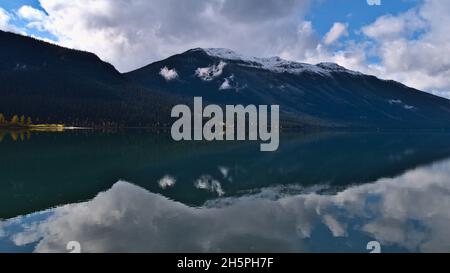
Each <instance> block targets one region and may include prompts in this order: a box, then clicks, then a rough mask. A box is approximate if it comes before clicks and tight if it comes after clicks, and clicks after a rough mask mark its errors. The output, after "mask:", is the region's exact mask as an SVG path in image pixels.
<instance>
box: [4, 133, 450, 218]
mask: <svg viewBox="0 0 450 273" xmlns="http://www.w3.org/2000/svg"><path fill="white" fill-rule="evenodd" d="M449 156H450V135H448V134H314V135H307V134H293V135H282V136H281V142H280V148H279V150H278V151H277V152H274V153H261V152H260V151H259V144H257V143H256V144H255V143H249V142H231V143H229V142H213V143H207V142H193V143H191V142H189V143H186V142H180V143H175V142H173V141H171V138H170V135H169V136H167V135H163V134H161V135H157V134H149V133H148V132H140V131H132V132H117V133H114V134H113V133H111V134H110V133H98V132H91V131H86V132H85V131H76V132H65V133H61V134H53V133H39V134H37V135H33V137H32V138H31V139H30V140H29V141H24V142H20V141H19V142H13V141H11V139H10V138H5V140H4V141H3V142H2V143H0V218H3V219H7V218H12V217H15V216H17V215H24V214H29V213H32V212H35V211H41V210H45V209H48V208H50V207H55V206H60V205H64V204H68V203H74V202H80V201H85V200H90V199H92V198H93V197H95V196H96V194H97V193H99V192H102V191H106V190H108V189H110V188H111V187H112V185H113V184H114V183H115V182H117V181H118V180H125V181H132V182H133V184H135V185H138V186H140V187H142V188H144V189H146V190H148V191H151V192H154V193H160V194H162V195H164V196H166V197H168V198H170V199H172V200H176V201H179V202H181V203H183V204H186V205H189V206H194V207H195V206H201V205H202V204H203V203H205V202H206V201H208V200H211V199H215V198H217V197H238V196H241V195H243V194H245V193H248V192H249V191H251V190H254V189H259V188H268V187H274V186H282V187H281V189H282V191H285V192H288V193H289V194H296V193H301V192H303V191H304V189H305V188H312V189H316V188H318V187H319V188H321V189H322V191H327V192H336V191H339V190H342V189H345V188H347V187H348V186H350V185H356V184H362V183H369V182H373V181H376V180H378V179H380V178H382V177H395V176H398V175H400V174H402V173H404V172H405V171H407V170H410V169H413V168H416V167H418V166H422V165H426V164H430V163H432V162H436V161H438V160H442V159H445V158H448V157H449Z"/></svg>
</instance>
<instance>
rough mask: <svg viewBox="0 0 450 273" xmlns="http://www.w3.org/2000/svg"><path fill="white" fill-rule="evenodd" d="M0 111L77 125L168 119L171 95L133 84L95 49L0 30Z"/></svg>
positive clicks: (143, 122)
mask: <svg viewBox="0 0 450 273" xmlns="http://www.w3.org/2000/svg"><path fill="white" fill-rule="evenodd" d="M0 49H1V50H0V82H1V87H0V97H1V99H0V113H4V114H5V115H6V116H12V115H14V114H18V115H26V116H31V117H32V118H33V120H35V122H41V123H44V122H50V123H56V122H58V123H65V124H68V125H77V126H83V125H84V126H105V125H108V126H125V125H126V126H144V125H154V124H161V122H162V123H164V122H168V117H169V116H170V109H171V105H173V104H174V103H175V100H174V99H173V98H171V96H170V95H167V94H160V93H158V92H153V91H151V90H148V89H146V88H142V87H137V86H135V85H134V84H133V83H132V82H130V81H129V80H128V79H126V78H125V77H124V76H123V75H122V74H121V73H119V72H118V71H117V70H116V69H115V68H114V67H113V66H112V65H110V64H108V63H105V62H103V61H101V60H100V59H99V58H98V57H97V56H96V55H94V54H92V53H88V52H82V51H77V50H72V49H67V48H63V47H60V46H57V45H53V44H50V43H46V42H43V41H40V40H36V39H33V38H29V37H24V36H21V35H17V34H13V33H9V32H3V31H0Z"/></svg>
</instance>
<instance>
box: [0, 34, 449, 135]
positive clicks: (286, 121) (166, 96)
mask: <svg viewBox="0 0 450 273" xmlns="http://www.w3.org/2000/svg"><path fill="white" fill-rule="evenodd" d="M0 49H1V50H0V82H1V87H0V97H1V99H0V113H3V114H5V116H7V117H11V116H12V115H14V114H18V115H25V116H31V117H32V119H33V120H34V121H35V122H36V121H37V122H40V123H64V124H67V125H76V126H154V125H170V124H171V122H172V119H171V118H170V110H171V108H172V106H173V105H174V104H178V103H192V101H193V100H192V98H193V97H194V96H202V97H203V99H204V101H206V103H208V102H209V103H216V104H220V105H225V104H244V105H247V104H257V105H260V104H265V105H271V104H278V105H280V111H281V122H282V125H283V126H284V127H295V128H316V127H319V128H339V129H342V128H346V129H347V128H352V129H356V128H359V129H442V128H446V129H448V128H450V101H449V100H447V99H444V98H441V97H437V96H434V95H431V94H428V93H425V92H422V91H419V90H415V89H412V88H409V87H407V86H404V85H402V84H400V83H397V82H394V81H385V80H381V79H378V78H376V77H374V76H369V75H364V74H362V73H358V72H355V71H351V70H348V69H345V68H344V67H341V66H339V65H337V64H333V63H321V64H317V65H310V64H304V63H296V62H291V61H286V60H283V59H281V58H279V57H272V58H254V57H246V56H243V55H240V54H238V53H236V52H233V51H231V50H227V49H201V48H197V49H192V50H189V51H186V52H184V53H182V54H178V55H174V56H172V57H170V58H167V59H165V60H162V61H159V62H155V63H152V64H150V65H148V66H145V67H143V68H140V69H137V70H135V71H132V72H129V73H125V74H121V73H120V72H118V71H117V70H116V69H115V68H114V67H113V66H112V65H110V64H108V63H106V62H103V61H102V60H100V59H99V58H98V57H97V56H96V55H94V54H92V53H88V52H83V51H78V50H72V49H67V48H63V47H60V46H57V45H53V44H50V43H46V42H44V41H40V40H36V39H33V38H30V37H25V36H21V35H17V34H13V33H8V32H3V31H0Z"/></svg>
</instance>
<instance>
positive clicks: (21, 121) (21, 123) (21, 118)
mask: <svg viewBox="0 0 450 273" xmlns="http://www.w3.org/2000/svg"><path fill="white" fill-rule="evenodd" d="M19 124H20V125H25V116H24V115H22V116H21V117H20V121H19Z"/></svg>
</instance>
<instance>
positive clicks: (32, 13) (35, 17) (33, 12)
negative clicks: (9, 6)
mask: <svg viewBox="0 0 450 273" xmlns="http://www.w3.org/2000/svg"><path fill="white" fill-rule="evenodd" d="M17 15H19V17H20V18H22V19H25V20H30V21H42V20H44V19H45V17H46V15H45V13H44V12H43V11H41V10H38V9H35V8H33V7H31V6H27V5H25V6H22V7H20V8H19V10H18V11H17Z"/></svg>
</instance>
